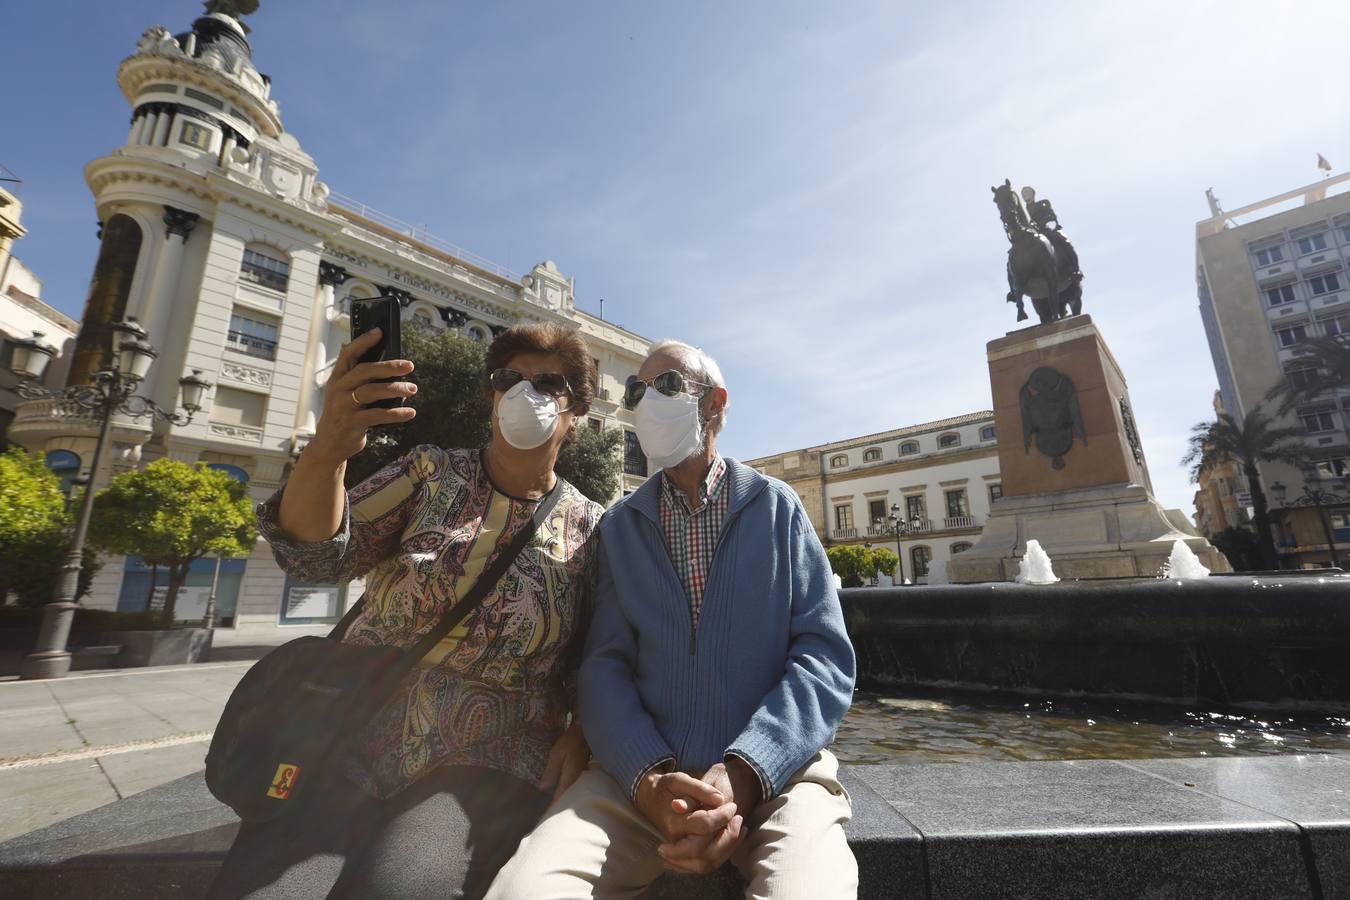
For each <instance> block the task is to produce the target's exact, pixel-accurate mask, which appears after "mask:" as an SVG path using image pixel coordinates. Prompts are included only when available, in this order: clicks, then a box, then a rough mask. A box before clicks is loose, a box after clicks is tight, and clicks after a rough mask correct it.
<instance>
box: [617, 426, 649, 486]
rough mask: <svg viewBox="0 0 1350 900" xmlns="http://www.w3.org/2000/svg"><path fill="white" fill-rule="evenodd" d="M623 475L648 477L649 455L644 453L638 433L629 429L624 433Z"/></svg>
mask: <svg viewBox="0 0 1350 900" xmlns="http://www.w3.org/2000/svg"><path fill="white" fill-rule="evenodd" d="M623 473H624V474H625V475H636V476H638V477H639V478H646V477H647V454H645V453H643V452H642V444H640V443H638V436H637V432H636V431H632V430H629V429H627V428H625V429H624V431H623Z"/></svg>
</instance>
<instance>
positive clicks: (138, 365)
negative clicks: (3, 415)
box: [10, 318, 211, 678]
mask: <svg viewBox="0 0 1350 900" xmlns="http://www.w3.org/2000/svg"><path fill="white" fill-rule="evenodd" d="M112 331H113V335H114V342H115V343H117V352H116V353H114V354H113V359H112V365H111V366H109V367H108V368H106V369H100V370H99V371H97V372H95V373H94V374H93V375H91V376H90V377H89V381H90V383H89V384H84V385H77V386H75V387H68V388H66V389H65V390H62V391H52V390H48V389H47V388H45V387H43V386H42V384H41V381H42V375H43V373H44V372H45V371H46V369H47V364H48V363H49V362H51V360H52V357H54V356H55V355H56V349H55V348H54V347H52V346H50V345H48V344H45V343H43V341H42V334H41V333H40V332H34V333H33V337H31V338H25V339H24V340H21V341H16V342H15V347H14V356H13V361H12V363H11V365H10V369H11V371H12V372H13V373H14V374H15V375H17V376H18V377H19V385H18V387H17V388H15V390H16V391H17V393H18V394H19V396H20V397H22V398H24V399H25V400H66V401H69V402H71V403H74V404H76V405H78V406H80V407H81V408H83V409H86V410H88V411H89V412H90V413H92V414H93V419H94V421H96V422H97V423H98V440H97V442H96V443H95V444H94V457H93V459H92V460H91V461H90V464H89V484H88V486H87V487H86V488H85V490H84V493H83V494H82V496H81V497H80V511H79V515H78V517H77V519H76V524H75V532H74V534H73V535H72V537H71V543H70V552H69V553H68V554H67V555H66V561H65V564H64V565H63V566H62V567H61V578H60V579H59V580H58V582H57V585H56V591H55V594H54V596H53V598H52V600H51V602H49V603H48V604H47V605H46V606H44V607H43V608H42V627H41V630H40V631H39V632H38V639H37V646H36V647H35V648H34V650H33V652H32V653H30V654H28V656H26V657H25V658H24V661H23V665H22V668H21V670H20V677H22V678H60V677H61V676H63V675H65V674H66V673H67V672H69V671H70V652H69V651H68V650H67V649H66V642H67V641H68V640H69V639H70V626H71V623H72V622H73V621H74V619H75V610H76V609H77V608H78V606H79V604H78V603H76V602H75V596H76V593H77V591H78V590H79V581H80V565H81V563H82V562H83V559H84V539H85V535H86V534H88V532H89V519H90V516H91V514H92V512H93V509H94V483H93V480H94V478H96V477H97V476H98V467H99V463H100V462H101V461H102V458H103V449H104V447H105V446H106V445H107V443H108V432H109V430H110V426H111V423H112V417H113V414H114V413H120V414H122V415H124V416H126V417H128V418H132V419H137V418H143V417H145V416H152V417H154V418H158V419H160V420H162V421H165V422H172V423H173V424H175V425H186V424H187V423H188V422H190V421H192V416H193V414H194V413H196V412H197V411H198V410H200V409H201V408H202V403H201V401H202V396H203V394H204V393H205V391H206V389H207V388H209V387H211V385H210V383H209V382H207V381H206V380H205V379H204V378H202V377H201V372H200V370H197V369H194V370H193V371H192V374H191V375H185V376H184V377H182V378H180V379H178V385H179V388H180V390H181V392H182V398H181V402H182V405H183V409H184V410H185V413H177V412H170V411H167V410H163V409H160V408H159V406H158V405H156V404H155V402H154V401H153V400H150V399H148V398H146V397H141V396H138V395H137V394H136V389H137V388H138V387H140V385H141V383H142V382H143V381H145V376H146V375H147V374H149V371H150V366H151V364H152V363H153V362H154V361H155V357H156V356H157V355H158V354H157V353H156V351H155V348H154V347H152V346H151V345H150V343H149V342H148V341H147V340H146V334H145V329H143V328H142V327H141V326H140V325H139V324H138V323H137V322H136V320H135V319H134V318H128V319H127V320H126V321H124V322H116V323H114V324H113V325H112ZM119 339H120V341H119Z"/></svg>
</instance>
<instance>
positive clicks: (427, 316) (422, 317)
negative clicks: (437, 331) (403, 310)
mask: <svg viewBox="0 0 1350 900" xmlns="http://www.w3.org/2000/svg"><path fill="white" fill-rule="evenodd" d="M413 321H414V322H416V323H417V324H418V325H421V326H422V327H423V328H435V327H436V320H435V319H433V318H432V317H431V313H429V312H427V311H426V310H425V309H419V310H418V311H417V312H415V313H413Z"/></svg>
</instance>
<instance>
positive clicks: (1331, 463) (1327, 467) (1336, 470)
mask: <svg viewBox="0 0 1350 900" xmlns="http://www.w3.org/2000/svg"><path fill="white" fill-rule="evenodd" d="M50 457H51V454H48V462H47V465H48V466H51V461H50ZM1313 470H1314V471H1315V472H1316V473H1317V477H1318V478H1319V479H1327V478H1344V477H1345V474H1346V473H1347V472H1350V457H1347V456H1337V457H1333V458H1331V459H1319V460H1317V462H1316V463H1314V464H1313Z"/></svg>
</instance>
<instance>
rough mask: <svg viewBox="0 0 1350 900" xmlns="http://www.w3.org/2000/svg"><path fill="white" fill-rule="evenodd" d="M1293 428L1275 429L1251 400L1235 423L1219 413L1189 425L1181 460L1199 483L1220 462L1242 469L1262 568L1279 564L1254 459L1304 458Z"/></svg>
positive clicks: (1297, 432) (1289, 460)
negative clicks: (1250, 503)
mask: <svg viewBox="0 0 1350 900" xmlns="http://www.w3.org/2000/svg"><path fill="white" fill-rule="evenodd" d="M1302 434H1303V432H1302V431H1301V430H1300V429H1298V428H1287V427H1279V428H1277V427H1275V426H1274V424H1273V422H1272V420H1271V418H1270V416H1268V415H1266V413H1265V411H1264V410H1263V409H1262V408H1261V404H1257V405H1256V406H1254V407H1252V409H1251V410H1250V411H1249V412H1248V413H1247V416H1246V418H1244V419H1242V420H1241V421H1239V420H1238V419H1235V418H1234V417H1233V416H1231V415H1229V414H1228V413H1226V412H1221V413H1219V414H1218V417H1217V418H1216V419H1215V420H1214V421H1212V422H1200V423H1198V424H1196V425H1195V426H1194V427H1193V428H1192V429H1191V437H1190V449H1188V450H1187V451H1186V455H1185V456H1184V457H1183V458H1182V460H1181V462H1182V464H1183V465H1186V466H1190V469H1191V480H1192V481H1197V482H1198V481H1199V480H1200V476H1201V475H1202V474H1204V473H1206V472H1209V471H1212V470H1214V469H1217V468H1218V467H1220V466H1222V465H1224V464H1226V463H1236V464H1237V465H1238V466H1240V467H1241V468H1242V474H1243V476H1244V477H1245V478H1246V479H1247V486H1248V489H1249V490H1250V491H1251V494H1252V508H1253V510H1254V513H1255V514H1254V515H1253V516H1252V521H1253V523H1254V524H1255V525H1256V532H1257V534H1258V535H1259V536H1260V539H1261V549H1262V554H1263V559H1262V565H1263V567H1264V568H1267V569H1274V568H1278V567H1279V556H1278V554H1277V552H1276V550H1275V539H1274V537H1273V535H1272V534H1271V530H1270V515H1269V504H1268V502H1267V500H1266V493H1265V490H1264V489H1263V487H1262V485H1261V477H1260V472H1259V471H1258V469H1257V464H1258V463H1263V462H1282V463H1288V464H1290V465H1298V464H1299V463H1302V462H1304V461H1306V460H1307V453H1308V451H1307V448H1306V447H1305V446H1304V444H1303V442H1302V441H1301V439H1300V438H1301V437H1302Z"/></svg>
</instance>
